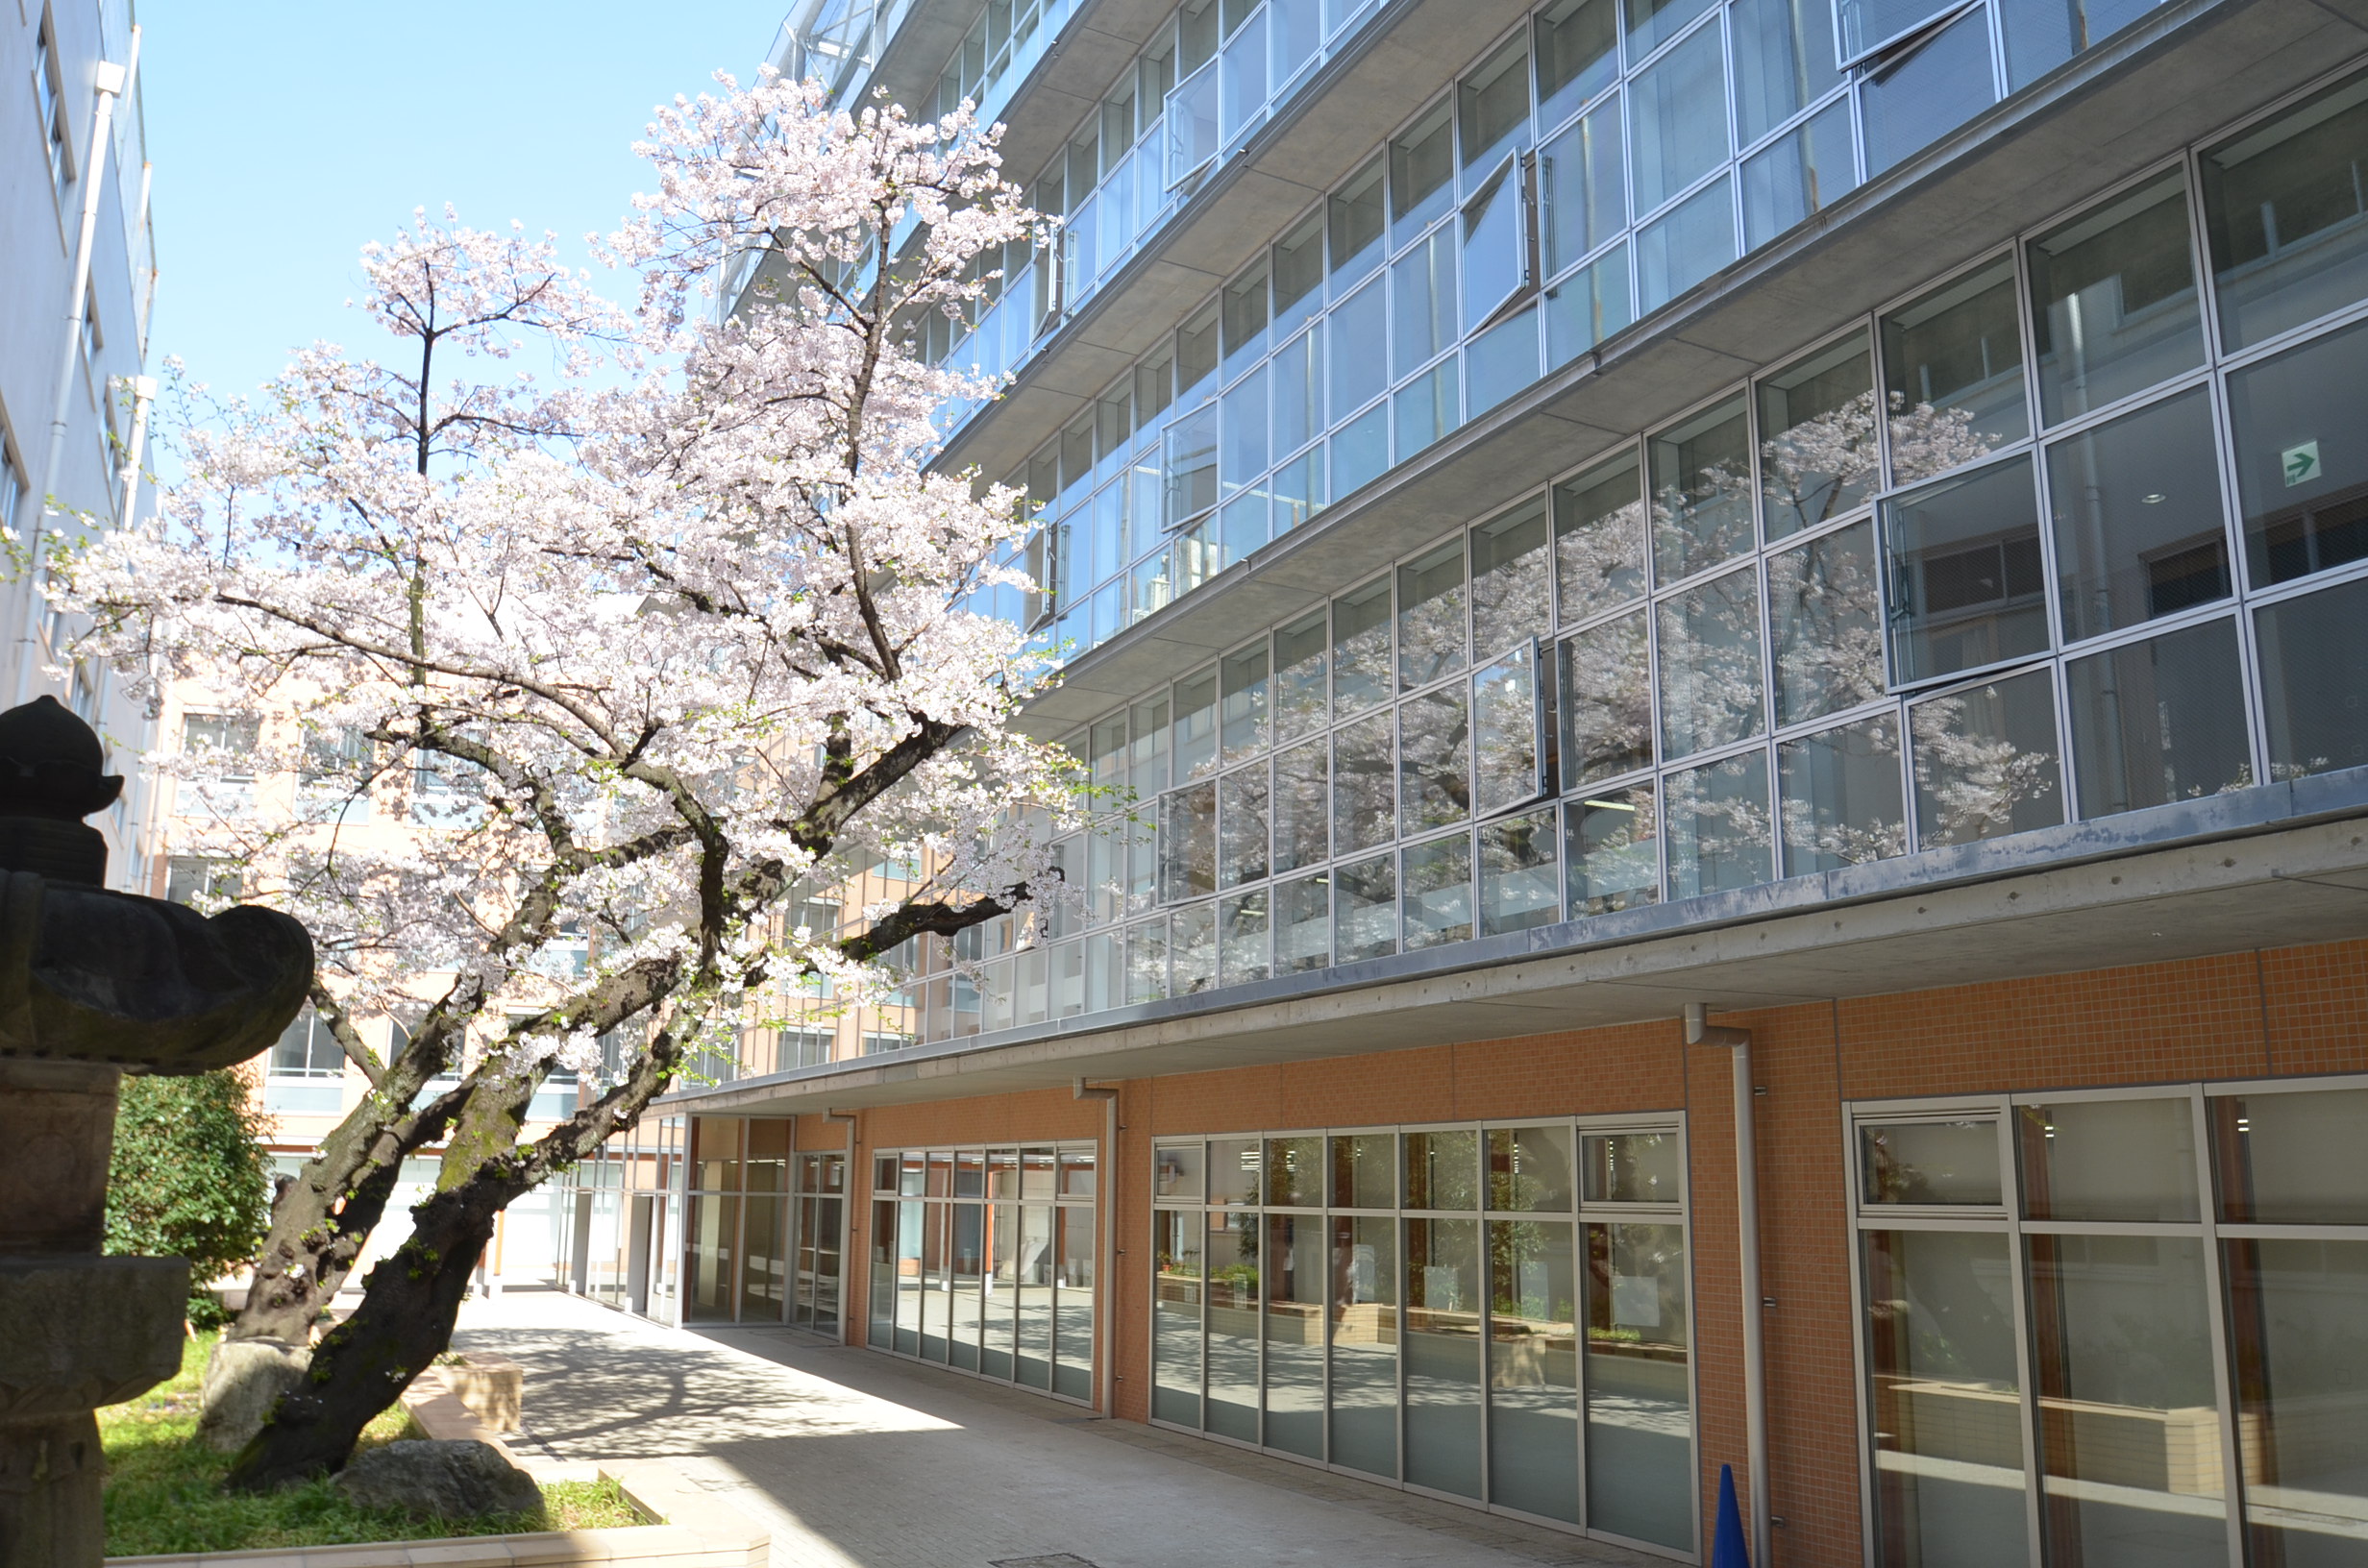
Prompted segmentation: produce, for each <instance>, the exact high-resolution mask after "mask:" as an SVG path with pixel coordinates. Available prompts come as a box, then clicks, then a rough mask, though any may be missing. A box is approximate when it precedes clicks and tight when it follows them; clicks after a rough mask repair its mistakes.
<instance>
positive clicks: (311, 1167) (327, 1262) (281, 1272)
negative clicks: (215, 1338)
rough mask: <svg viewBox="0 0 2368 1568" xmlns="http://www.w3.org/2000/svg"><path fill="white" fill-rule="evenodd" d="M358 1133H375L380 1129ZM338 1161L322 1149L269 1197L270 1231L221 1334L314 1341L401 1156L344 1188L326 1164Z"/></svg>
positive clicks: (379, 1212) (390, 1191)
mask: <svg viewBox="0 0 2368 1568" xmlns="http://www.w3.org/2000/svg"><path fill="white" fill-rule="evenodd" d="M358 1131H362V1132H363V1136H365V1137H368V1138H371V1139H375V1137H376V1135H377V1133H378V1131H379V1129H377V1128H375V1127H372V1128H369V1129H367V1130H366V1131H364V1130H358ZM332 1137H333V1138H334V1135H332ZM337 1163H338V1162H336V1160H335V1159H334V1157H333V1154H332V1152H331V1150H329V1149H327V1148H324V1149H323V1150H322V1152H321V1153H320V1154H318V1155H315V1156H314V1157H313V1158H312V1159H310V1160H308V1161H307V1162H306V1163H305V1168H304V1170H303V1172H302V1173H301V1174H300V1175H298V1176H297V1177H296V1179H295V1180H293V1181H291V1182H289V1183H288V1184H287V1187H286V1188H285V1189H284V1191H282V1192H281V1194H280V1195H279V1197H278V1199H277V1200H276V1201H275V1202H274V1203H273V1205H272V1210H271V1230H270V1232H269V1234H267V1235H266V1236H265V1237H264V1238H263V1251H262V1256H261V1257H260V1258H259V1259H258V1260H257V1261H256V1264H255V1278H254V1280H253V1282H252V1283H251V1284H250V1285H249V1286H247V1301H246V1305H245V1306H244V1307H242V1308H240V1309H239V1311H238V1316H237V1317H236V1318H235V1319H234V1320H233V1322H232V1323H231V1325H230V1326H229V1328H228V1329H226V1330H225V1331H224V1332H223V1335H222V1336H223V1338H225V1339H272V1340H277V1341H278V1342H280V1343H281V1344H284V1345H293V1346H299V1347H301V1346H304V1345H308V1344H310V1343H311V1342H312V1326H313V1324H315V1323H316V1322H318V1321H319V1320H320V1316H321V1313H322V1311H324V1310H325V1309H326V1308H327V1307H328V1306H329V1304H330V1302H331V1301H332V1300H333V1298H334V1297H335V1296H336V1293H337V1290H338V1287H339V1286H343V1285H344V1284H345V1277H346V1275H347V1274H348V1273H350V1272H351V1271H352V1269H353V1266H354V1261H355V1259H356V1258H357V1257H358V1256H359V1255H360V1253H361V1249H362V1246H363V1244H364V1243H365V1242H367V1241H368V1240H369V1239H370V1233H371V1232H372V1231H373V1230H375V1229H376V1228H377V1227H378V1222H379V1220H380V1219H381V1218H382V1216H383V1215H384V1213H385V1212H386V1202H387V1199H389V1198H390V1197H392V1196H393V1195H394V1190H395V1182H396V1180H397V1178H398V1177H399V1176H400V1175H401V1173H402V1168H403V1167H402V1164H401V1162H400V1161H389V1162H387V1163H386V1164H382V1165H380V1166H377V1167H375V1168H371V1169H368V1170H366V1171H365V1172H364V1173H363V1174H362V1175H361V1177H360V1179H359V1180H358V1181H356V1182H354V1183H353V1184H351V1185H350V1186H348V1185H346V1184H343V1183H340V1182H338V1181H336V1180H335V1178H334V1174H333V1169H332V1167H333V1165H334V1164H337Z"/></svg>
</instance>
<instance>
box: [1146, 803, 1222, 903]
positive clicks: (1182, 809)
mask: <svg viewBox="0 0 2368 1568" xmlns="http://www.w3.org/2000/svg"><path fill="white" fill-rule="evenodd" d="M1216 891H1217V786H1216V785H1215V784H1200V785H1196V786H1194V787H1193V788H1191V789H1184V790H1172V791H1170V792H1169V793H1168V794H1166V795H1164V796H1160V799H1159V900H1160V902H1161V903H1163V904H1165V903H1174V902H1175V901H1177V900H1178V899H1182V898H1192V897H1196V896H1198V895H1199V894H1205V893H1214V892H1216Z"/></svg>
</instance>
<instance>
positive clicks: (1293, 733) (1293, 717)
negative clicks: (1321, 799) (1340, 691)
mask: <svg viewBox="0 0 2368 1568" xmlns="http://www.w3.org/2000/svg"><path fill="white" fill-rule="evenodd" d="M1329 641H1330V629H1329V628H1328V627H1327V626H1326V625H1325V624H1324V613H1323V611H1322V610H1320V609H1319V610H1317V611H1316V612H1315V613H1314V614H1312V615H1309V616H1306V617H1304V618H1303V619H1301V620H1299V621H1295V622H1294V623H1293V624H1292V625H1288V626H1285V627H1283V628H1282V629H1281V630H1279V631H1277V632H1275V634H1274V738H1275V739H1276V740H1277V741H1289V740H1295V739H1296V738H1297V737H1299V736H1301V735H1308V734H1312V733H1314V732H1315V731H1317V730H1319V729H1321V728H1322V727H1323V723H1324V716H1325V714H1326V712H1327V711H1328V707H1327V702H1326V697H1325V686H1326V683H1327V678H1328V677H1327V674H1326V665H1325V657H1324V655H1325V649H1326V645H1327V644H1328V642H1329Z"/></svg>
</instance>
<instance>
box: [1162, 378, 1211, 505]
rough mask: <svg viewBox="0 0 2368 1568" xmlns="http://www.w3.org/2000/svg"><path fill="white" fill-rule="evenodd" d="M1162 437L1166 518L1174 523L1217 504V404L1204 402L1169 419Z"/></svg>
mask: <svg viewBox="0 0 2368 1568" xmlns="http://www.w3.org/2000/svg"><path fill="white" fill-rule="evenodd" d="M1163 439H1164V441H1165V443H1166V447H1167V451H1166V453H1165V454H1164V456H1163V457H1162V459H1161V462H1162V466H1163V467H1164V468H1165V470H1166V472H1167V476H1168V489H1167V521H1168V524H1169V526H1170V527H1174V526H1175V525H1177V524H1180V523H1185V522H1189V521H1190V520H1191V519H1193V518H1195V517H1197V516H1199V515H1200V514H1201V513H1202V512H1205V511H1207V510H1208V509H1209V508H1210V507H1212V506H1214V505H1216V504H1217V404H1215V403H1204V404H1201V405H1200V406H1199V407H1197V408H1194V409H1192V410H1190V411H1188V412H1186V413H1183V414H1180V415H1178V416H1177V417H1176V418H1174V419H1172V420H1170V421H1169V422H1168V429H1167V433H1166V435H1165V436H1164V437H1163Z"/></svg>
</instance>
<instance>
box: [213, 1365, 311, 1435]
mask: <svg viewBox="0 0 2368 1568" xmlns="http://www.w3.org/2000/svg"><path fill="white" fill-rule="evenodd" d="M311 1365H312V1352H311V1351H310V1350H309V1349H308V1348H306V1347H305V1346H302V1345H284V1344H282V1343H281V1342H280V1341H279V1340H277V1339H225V1340H223V1341H222V1342H221V1343H220V1344H218V1345H216V1346H214V1347H213V1355H212V1357H211V1358H210V1360H208V1361H207V1362H206V1378H205V1382H204V1383H203V1384H200V1385H199V1386H200V1389H201V1391H202V1395H203V1398H204V1401H205V1410H204V1413H202V1414H201V1415H199V1417H198V1418H197V1438H198V1441H199V1442H202V1443H204V1444H205V1445H206V1446H207V1447H209V1448H213V1449H218V1450H220V1451H221V1452H222V1453H225V1454H231V1453H235V1452H236V1451H237V1450H239V1449H242V1448H244V1447H246V1446H247V1444H248V1442H249V1441H251V1440H252V1439H253V1438H254V1436H255V1434H256V1433H259V1432H260V1431H262V1430H263V1418H264V1417H265V1416H268V1415H269V1414H271V1410H272V1407H273V1406H275V1405H277V1404H279V1403H280V1396H281V1395H282V1394H284V1393H286V1392H287V1391H288V1390H289V1389H291V1388H293V1387H295V1386H296V1385H297V1384H300V1383H302V1382H304V1381H305V1372H306V1370H307V1369H308V1368H309V1367H310V1366H311Z"/></svg>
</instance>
